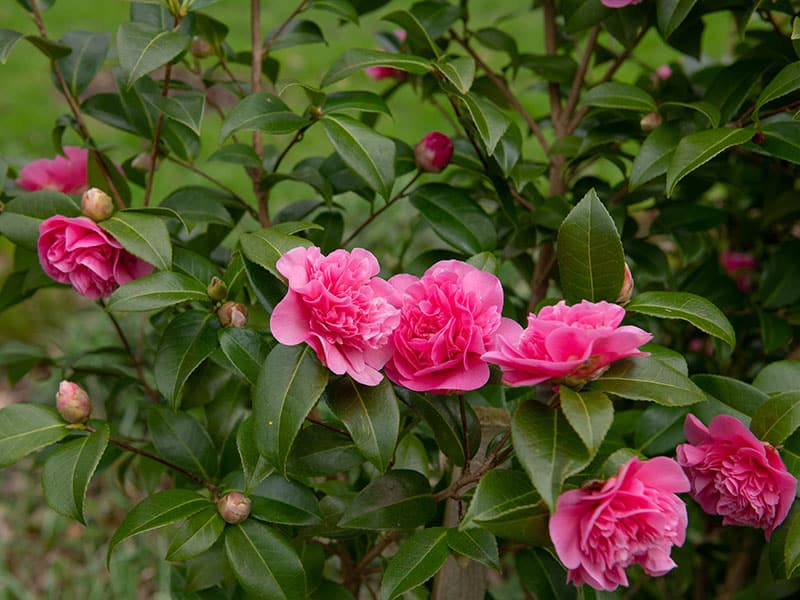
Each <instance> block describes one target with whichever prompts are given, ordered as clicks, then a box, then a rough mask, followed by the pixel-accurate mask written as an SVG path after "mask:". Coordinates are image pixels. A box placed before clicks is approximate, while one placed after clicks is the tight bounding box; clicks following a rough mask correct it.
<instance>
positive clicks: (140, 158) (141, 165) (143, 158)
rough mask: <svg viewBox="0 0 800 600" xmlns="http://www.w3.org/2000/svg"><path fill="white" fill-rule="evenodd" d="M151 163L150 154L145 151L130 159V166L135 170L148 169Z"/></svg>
mask: <svg viewBox="0 0 800 600" xmlns="http://www.w3.org/2000/svg"><path fill="white" fill-rule="evenodd" d="M152 164H153V161H152V160H151V159H150V154H148V153H147V152H140V153H139V154H137V155H136V158H134V159H133V160H132V161H131V167H132V168H134V169H136V170H137V171H149V170H150V165H152Z"/></svg>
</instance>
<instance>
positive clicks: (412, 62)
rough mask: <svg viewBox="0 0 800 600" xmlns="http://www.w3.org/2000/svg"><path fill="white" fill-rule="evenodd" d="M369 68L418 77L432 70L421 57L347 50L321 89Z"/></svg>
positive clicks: (325, 79) (328, 74)
mask: <svg viewBox="0 0 800 600" xmlns="http://www.w3.org/2000/svg"><path fill="white" fill-rule="evenodd" d="M367 67H394V68H395V69H400V70H403V71H407V72H409V73H414V74H416V75H424V74H425V73H427V72H429V71H430V70H431V68H432V66H431V61H429V60H428V59H427V58H422V57H421V56H414V55H412V54H398V53H395V52H380V51H378V50H362V49H359V48H354V49H350V50H346V51H345V52H344V53H343V54H342V55H341V56H340V57H339V59H338V60H337V61H336V62H335V63H334V64H333V66H332V67H331V68H330V70H329V71H328V72H327V73H326V74H325V76H324V77H323V78H322V82H321V83H320V84H319V85H320V87H327V86H329V85H331V84H332V83H336V82H337V81H339V80H341V79H344V78H345V77H347V76H348V75H350V74H352V73H354V72H356V71H362V70H364V69H365V68H367Z"/></svg>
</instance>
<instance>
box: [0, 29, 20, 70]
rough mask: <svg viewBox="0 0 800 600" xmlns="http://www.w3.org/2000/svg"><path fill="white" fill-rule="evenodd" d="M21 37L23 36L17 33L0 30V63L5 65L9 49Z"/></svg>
mask: <svg viewBox="0 0 800 600" xmlns="http://www.w3.org/2000/svg"><path fill="white" fill-rule="evenodd" d="M22 37H23V34H21V33H20V32H19V31H14V30H13V29H0V63H2V64H6V61H7V60H8V55H9V53H10V52H11V49H12V48H13V47H14V45H15V44H16V43H17V42H18V41H19V40H21V39H22Z"/></svg>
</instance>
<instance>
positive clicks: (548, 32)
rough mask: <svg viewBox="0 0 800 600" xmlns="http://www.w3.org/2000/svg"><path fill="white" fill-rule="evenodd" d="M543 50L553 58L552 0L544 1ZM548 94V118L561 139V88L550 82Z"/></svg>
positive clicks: (554, 51)
mask: <svg viewBox="0 0 800 600" xmlns="http://www.w3.org/2000/svg"><path fill="white" fill-rule="evenodd" d="M543 10H544V49H545V52H546V53H547V55H548V56H555V54H556V50H557V44H556V32H557V28H556V11H555V5H554V2H553V0H544V5H543ZM547 90H548V92H549V94H550V118H551V119H552V121H553V126H554V128H555V130H556V136H557V137H561V136H562V133H563V132H562V131H561V86H560V85H559V84H558V83H556V82H554V81H551V82H549V83H548V84H547Z"/></svg>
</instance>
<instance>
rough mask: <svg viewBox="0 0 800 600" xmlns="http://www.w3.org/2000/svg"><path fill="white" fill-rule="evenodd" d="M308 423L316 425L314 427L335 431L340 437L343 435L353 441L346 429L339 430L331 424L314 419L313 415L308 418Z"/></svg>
mask: <svg viewBox="0 0 800 600" xmlns="http://www.w3.org/2000/svg"><path fill="white" fill-rule="evenodd" d="M306 421H308V422H309V423H314V425H319V426H320V427H324V428H325V429H329V430H331V431H335V432H336V433H338V434H340V435H343V436H344V437H346V438H347V439H352V438H351V437H350V434H349V433H347V432H346V431H345V430H344V429H339V428H338V427H335V426H333V425H331V424H330V423H326V422H325V421H321V420H320V419H317V418H316V417H312V416H311V415H308V416H306Z"/></svg>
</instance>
